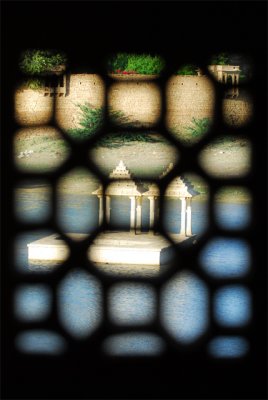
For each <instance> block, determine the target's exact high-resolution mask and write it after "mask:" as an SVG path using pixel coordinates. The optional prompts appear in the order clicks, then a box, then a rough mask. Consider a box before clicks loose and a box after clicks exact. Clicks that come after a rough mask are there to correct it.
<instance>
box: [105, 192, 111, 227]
mask: <svg viewBox="0 0 268 400" xmlns="http://www.w3.org/2000/svg"><path fill="white" fill-rule="evenodd" d="M110 217H111V198H110V196H106V222H107V224H109V223H110Z"/></svg>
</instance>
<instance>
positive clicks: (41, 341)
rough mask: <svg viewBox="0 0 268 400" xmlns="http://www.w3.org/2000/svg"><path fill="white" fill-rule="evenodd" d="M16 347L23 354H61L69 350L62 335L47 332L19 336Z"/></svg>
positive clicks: (32, 332) (41, 331) (32, 331)
mask: <svg viewBox="0 0 268 400" xmlns="http://www.w3.org/2000/svg"><path fill="white" fill-rule="evenodd" d="M16 346H17V348H18V349H19V350H20V351H22V352H26V353H36V354H46V355H57V354H61V353H63V352H64V351H65V350H66V348H67V345H66V342H65V340H64V339H63V338H62V337H61V336H60V335H58V334H56V333H54V332H51V331H47V330H31V331H25V332H23V333H21V334H19V335H18V336H17V338H16Z"/></svg>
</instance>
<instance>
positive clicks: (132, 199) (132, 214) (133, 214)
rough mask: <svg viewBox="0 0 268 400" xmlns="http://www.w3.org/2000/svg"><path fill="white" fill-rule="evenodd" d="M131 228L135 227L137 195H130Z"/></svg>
mask: <svg viewBox="0 0 268 400" xmlns="http://www.w3.org/2000/svg"><path fill="white" fill-rule="evenodd" d="M130 201H131V203H130V229H135V220H136V218H135V212H136V198H135V196H131V197H130Z"/></svg>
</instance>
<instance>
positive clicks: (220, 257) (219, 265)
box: [200, 238, 250, 278]
mask: <svg viewBox="0 0 268 400" xmlns="http://www.w3.org/2000/svg"><path fill="white" fill-rule="evenodd" d="M200 262H201V265H202V267H203V268H204V269H205V271H207V272H208V273H209V274H210V275H212V276H213V277H215V278H237V277H240V276H244V275H245V274H247V273H248V271H249V267H250V251H249V246H248V244H247V243H246V242H245V241H244V240H241V239H226V238H216V239H212V240H211V241H210V242H209V243H208V244H207V245H206V246H205V247H203V249H202V252H201V254H200Z"/></svg>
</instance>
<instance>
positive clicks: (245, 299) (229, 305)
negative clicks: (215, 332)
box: [214, 285, 251, 327]
mask: <svg viewBox="0 0 268 400" xmlns="http://www.w3.org/2000/svg"><path fill="white" fill-rule="evenodd" d="M214 315H215V319H216V321H217V322H218V323H219V324H220V325H224V326H228V327H239V326H244V325H246V324H247V323H248V322H249V320H250V317H251V296H250V293H249V291H248V289H246V288H245V287H243V286H241V285H230V286H226V287H224V288H221V289H218V290H217V292H216V294H215V299H214Z"/></svg>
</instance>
